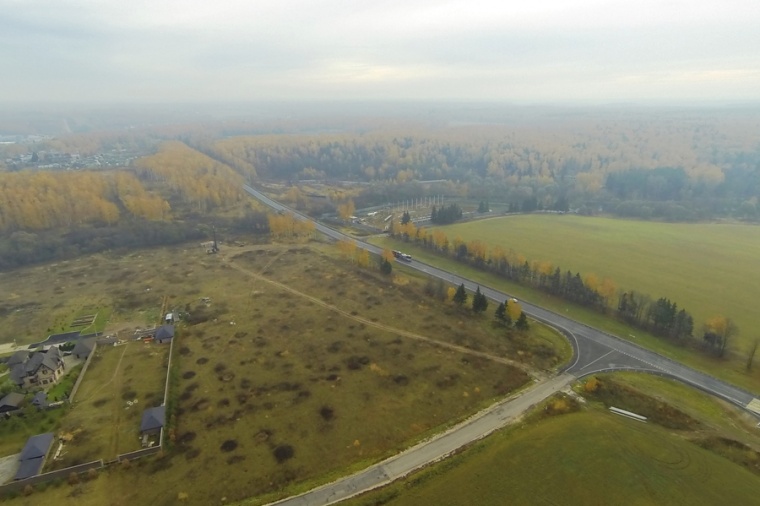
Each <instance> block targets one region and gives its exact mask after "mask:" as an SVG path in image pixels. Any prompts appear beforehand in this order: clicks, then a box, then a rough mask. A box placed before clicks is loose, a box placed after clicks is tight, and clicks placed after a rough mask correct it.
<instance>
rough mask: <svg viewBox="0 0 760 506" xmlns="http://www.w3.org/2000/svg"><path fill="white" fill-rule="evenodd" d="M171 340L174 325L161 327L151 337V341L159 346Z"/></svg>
mask: <svg viewBox="0 0 760 506" xmlns="http://www.w3.org/2000/svg"><path fill="white" fill-rule="evenodd" d="M173 338H174V325H161V326H160V327H159V328H158V330H156V334H155V335H154V336H153V340H154V341H156V342H157V343H159V344H164V343H170V342H172V339H173Z"/></svg>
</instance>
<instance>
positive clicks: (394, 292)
mask: <svg viewBox="0 0 760 506" xmlns="http://www.w3.org/2000/svg"><path fill="white" fill-rule="evenodd" d="M94 260H95V261H94V263H95V264H96V265H95V266H93V267H89V268H90V269H92V270H88V266H90V265H92V263H93V262H86V261H84V262H77V263H76V267H72V266H70V265H69V266H66V267H65V270H66V271H68V272H69V274H66V275H74V276H80V277H84V276H85V274H86V275H87V278H88V280H89V282H90V283H91V286H89V289H90V290H91V293H92V294H93V295H95V294H98V296H100V297H104V298H106V299H105V300H102V301H101V302H99V305H101V306H102V305H107V304H111V306H112V307H113V312H112V316H111V328H112V329H118V328H122V327H123V328H128V327H130V326H135V325H138V324H140V323H141V322H146V323H147V322H150V321H153V322H155V321H156V320H157V318H158V316H159V309H158V308H159V307H160V302H161V299H162V297H163V296H164V295H166V296H168V298H169V306H170V307H171V308H173V309H176V310H178V311H181V312H183V313H185V314H186V317H185V320H184V321H183V322H182V323H181V324H180V325H179V327H178V337H177V338H176V341H175V350H174V351H175V353H174V358H173V361H174V362H173V367H176V368H177V369H176V376H177V380H176V385H174V390H173V397H174V400H173V403H174V405H175V406H176V412H175V416H174V417H173V418H172V420H171V424H172V427H173V429H172V430H171V431H170V433H169V439H170V440H171V441H172V447H171V449H170V450H168V451H167V452H166V453H165V454H164V455H163V456H162V457H161V458H149V459H143V460H140V461H137V462H135V463H133V464H132V466H131V468H130V469H121V468H120V469H109V470H108V471H106V472H105V473H103V474H102V475H101V476H100V477H99V478H98V479H97V480H95V481H91V482H87V483H82V484H81V485H77V486H76V487H70V486H69V485H65V484H62V485H60V486H58V487H50V488H48V489H47V490H46V491H44V492H38V493H35V495H36V496H37V499H36V500H41V498H42V496H43V494H44V497H47V498H50V499H51V500H55V501H58V502H60V503H61V504H77V505H87V504H106V503H107V504H124V505H128V504H130V505H131V504H174V502H175V501H176V499H177V497H178V495H180V494H181V495H183V497H184V494H187V497H188V499H187V502H189V503H190V504H204V505H205V504H220V503H222V502H232V501H235V500H241V499H244V498H247V497H251V496H258V497H261V498H262V499H261V500H264V499H266V498H273V497H276V496H279V495H281V494H284V493H292V492H294V491H297V490H300V489H302V488H304V487H308V486H310V485H311V484H315V483H319V482H322V481H325V480H327V479H330V478H331V477H336V476H338V475H341V474H343V473H344V472H347V470H350V469H356V468H358V467H362V466H364V465H366V464H368V463H369V462H372V461H377V460H379V459H381V458H383V457H385V456H388V455H390V454H392V453H394V452H395V451H397V450H398V449H400V448H403V447H405V446H407V445H409V444H410V443H412V442H413V441H416V440H418V439H420V438H423V437H426V436H428V435H431V434H433V433H435V432H436V431H438V430H441V429H442V428H443V427H445V426H447V425H448V424H451V423H453V422H454V421H455V420H459V419H462V418H464V417H466V416H468V415H469V414H471V413H473V412H475V411H476V410H478V409H479V408H482V407H484V406H486V405H488V404H490V403H491V402H493V401H494V400H495V399H497V398H499V397H501V396H503V395H505V394H507V393H508V392H510V391H514V390H515V389H517V388H519V387H520V386H521V385H523V384H525V383H526V382H528V381H529V379H530V376H529V375H528V373H526V372H525V370H524V369H526V368H528V367H537V368H538V369H541V370H549V369H552V368H555V367H557V365H559V364H560V363H561V362H562V361H563V360H566V359H567V358H569V355H568V351H569V347H568V348H562V347H561V346H560V349H559V351H557V350H556V349H555V347H554V344H555V343H561V342H562V341H561V338H559V337H557V336H556V335H555V334H554V333H553V332H552V331H549V330H548V329H545V328H543V327H540V326H538V325H534V327H533V328H532V330H531V332H529V333H527V334H518V333H513V334H512V335H507V333H506V332H505V330H504V329H503V328H500V327H496V326H494V325H493V323H492V320H493V317H492V309H493V308H491V309H489V314H488V315H481V316H480V317H473V316H471V314H470V313H469V311H463V310H460V309H458V308H455V307H453V306H452V305H451V304H450V303H442V302H439V301H436V300H435V299H432V298H430V297H429V296H427V295H425V294H424V292H423V282H422V281H421V280H418V279H415V278H412V277H409V276H406V275H395V276H391V277H384V276H382V275H381V274H379V272H377V271H374V270H366V269H362V268H359V267H357V266H355V265H353V264H351V263H350V262H348V261H346V260H343V259H341V258H339V257H338V254H337V250H336V248H334V247H333V246H330V245H323V244H319V243H309V244H284V245H260V246H247V247H242V248H235V247H232V248H229V249H226V248H225V249H223V251H222V253H221V254H219V255H214V256H211V255H206V254H205V253H204V252H203V250H201V249H200V248H196V247H194V245H188V246H186V247H178V248H166V249H156V250H147V251H141V252H138V253H133V254H130V255H128V256H114V257H108V256H106V255H101V256H98V257H97V258H95V259H94ZM105 266H109V268H108V269H103V267H105ZM38 269H39V270H40V272H45V270H44V268H38ZM72 271H73V273H72ZM105 272H107V274H104V273H105ZM21 276H22V277H23V276H27V274H26V273H21ZM29 285H30V286H34V283H29ZM148 288H150V290H148ZM16 293H18V294H19V295H21V292H20V291H19V292H16ZM101 294H104V295H101ZM33 295H34V292H33ZM36 295H40V294H36ZM19 298H21V297H19ZM83 303H84V301H83ZM41 312H42V313H43V314H44V313H45V311H44V306H43V308H42V309H41ZM155 349H156V348H155V347H153V346H149V345H144V344H142V343H130V344H129V345H127V346H117V347H113V348H110V349H107V350H101V354H102V355H101V357H100V359H99V360H98V361H97V362H95V363H94V364H92V366H93V370H92V371H91V372H88V373H87V374H88V375H89V374H91V373H92V374H93V376H91V377H90V378H86V379H85V381H86V383H85V384H83V386H82V389H81V390H80V393H79V394H77V402H76V406H75V407H74V409H73V410H72V412H71V415H70V416H71V418H69V417H67V418H66V419H65V420H64V425H65V429H66V430H67V431H70V432H72V433H75V432H76V431H77V430H78V429H79V428H81V429H83V430H82V431H81V432H79V433H78V434H79V437H80V439H84V440H85V441H84V442H85V443H86V444H83V445H82V447H81V448H82V451H81V452H80V453H78V454H77V453H76V450H75V448H74V447H73V445H72V447H71V448H70V449H69V450H68V452H69V453H67V455H66V456H65V457H66V458H69V459H74V458H76V459H77V460H90V457H91V456H93V455H95V453H96V451H95V449H97V452H98V453H106V454H111V453H113V452H114V451H117V452H122V451H128V450H130V449H133V448H135V446H133V445H139V442H138V440H137V437H136V432H134V431H133V430H134V429H133V428H132V426H133V425H134V426H137V425H139V413H141V412H142V409H143V408H144V407H147V406H148V405H150V404H151V403H152V402H153V401H154V399H156V397H155V396H156V395H157V394H158V392H160V391H161V386H162V385H159V386H158V388H156V387H155V384H156V381H155V380H158V375H160V374H163V372H164V371H165V370H164V369H163V366H164V357H163V356H153V353H154V350H155ZM122 354H123V355H122ZM120 360H121V364H120V365H118V367H117V364H118V362H119V361H120ZM148 371H150V372H148ZM538 374H541V373H540V372H539V373H538ZM151 375H154V376H153V379H150V376H151ZM109 381H110V383H108V382H109ZM104 385H105V386H104ZM127 393H129V394H130V395H127ZM132 393H134V394H135V395H134V397H135V398H137V399H138V400H139V403H138V406H139V407H138V409H137V410H135V409H134V408H130V409H129V410H126V409H125V408H126V406H125V403H126V400H127V399H126V397H125V396H128V397H132ZM78 410H79V415H78V416H81V417H84V418H76V419H75V418H73V415H74V414H76V413H77V411H78ZM133 417H136V418H135V419H134V420H133V419H132V418H133ZM85 419H92V422H94V423H97V424H100V425H102V426H105V425H109V424H110V425H113V424H114V423H115V424H116V425H117V427H118V429H113V428H112V430H110V432H109V431H108V430H104V431H102V432H100V431H98V430H95V429H92V428H91V427H86V425H85V421H86V420H85ZM127 427H130V429H127ZM130 431H132V432H130ZM130 434H131V435H130ZM82 436H84V437H82ZM76 438H77V436H76V434H75V438H74V442H76V441H77V439H76ZM85 449H86V450H85ZM32 498H34V496H30V497H29V498H22V497H19V498H17V499H16V500H15V501H14V502H16V503H18V504H25V503H27V502H28V501H29V500H30V499H32ZM223 498H224V501H222V499H223ZM30 504H31V503H30Z"/></svg>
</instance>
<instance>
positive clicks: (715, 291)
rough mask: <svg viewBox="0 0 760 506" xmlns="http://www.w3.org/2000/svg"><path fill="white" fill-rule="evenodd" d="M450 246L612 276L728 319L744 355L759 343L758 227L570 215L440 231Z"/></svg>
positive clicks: (698, 312) (700, 318) (704, 315)
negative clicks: (504, 252) (468, 245)
mask: <svg viewBox="0 0 760 506" xmlns="http://www.w3.org/2000/svg"><path fill="white" fill-rule="evenodd" d="M442 230H444V231H445V232H446V234H447V235H448V236H449V238H450V239H453V238H454V237H457V236H459V237H461V238H462V239H463V240H465V241H471V240H475V239H477V240H480V241H482V242H484V243H487V244H489V245H493V246H496V245H498V246H501V247H503V248H505V249H510V248H511V249H513V250H514V251H515V252H517V253H520V254H522V255H525V256H526V257H527V258H528V259H529V260H545V261H549V262H551V263H552V264H553V265H555V266H559V267H561V268H562V269H563V272H564V271H567V270H571V271H572V272H580V273H581V275H584V276H585V275H588V274H591V273H594V274H596V275H597V276H599V277H600V278H601V277H609V278H611V279H612V280H614V281H615V283H616V285H617V286H618V288H620V289H624V290H635V291H637V292H641V293H645V294H649V295H650V296H652V297H653V298H654V299H656V298H658V297H668V298H670V299H671V300H673V301H675V302H676V303H678V305H679V307H683V308H685V309H687V310H688V311H689V312H690V313H691V314H692V315H693V316H694V319H695V327H696V329H695V331H696V332H699V329H700V327H701V325H702V323H703V322H704V321H705V320H706V319H708V318H710V317H712V316H715V315H718V314H722V315H726V316H729V317H731V318H732V319H733V320H734V321H735V322H736V323H737V324H738V325H739V328H740V333H739V335H738V336H737V338H736V340H735V341H734V343H733V344H732V345H731V346H732V347H734V348H735V349H737V348H738V349H740V350H745V349H746V348H748V347H749V345H750V342H751V341H753V340H754V339H757V338H758V334H757V333H756V332H755V329H758V328H760V311H757V309H756V300H755V299H756V297H755V296H756V294H757V286H758V284H760V269H758V259H759V258H760V227H758V226H754V225H742V224H684V223H657V222H645V221H629V220H620V219H609V218H596V217H583V216H573V215H524V216H508V217H500V218H492V219H485V220H480V221H474V222H469V223H461V224H455V225H451V226H447V227H442Z"/></svg>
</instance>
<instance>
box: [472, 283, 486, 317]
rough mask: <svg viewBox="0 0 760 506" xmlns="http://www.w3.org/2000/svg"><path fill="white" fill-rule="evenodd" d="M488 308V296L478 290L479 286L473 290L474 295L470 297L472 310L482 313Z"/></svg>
mask: <svg viewBox="0 0 760 506" xmlns="http://www.w3.org/2000/svg"><path fill="white" fill-rule="evenodd" d="M487 309H488V298H486V296H485V295H483V293H482V292H481V291H480V287H479V286H478V289H477V290H475V295H473V297H472V310H473V311H474V312H475V313H482V312H484V311H485V310H487Z"/></svg>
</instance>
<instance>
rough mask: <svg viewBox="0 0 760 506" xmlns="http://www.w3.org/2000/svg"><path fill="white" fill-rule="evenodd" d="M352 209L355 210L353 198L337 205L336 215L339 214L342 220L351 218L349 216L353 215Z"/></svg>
mask: <svg viewBox="0 0 760 506" xmlns="http://www.w3.org/2000/svg"><path fill="white" fill-rule="evenodd" d="M354 211H356V207H355V206H354V201H353V200H349V201H348V202H345V203H343V204H340V205H339V206H338V216H340V218H341V219H342V220H349V219H351V216H353V215H354Z"/></svg>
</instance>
